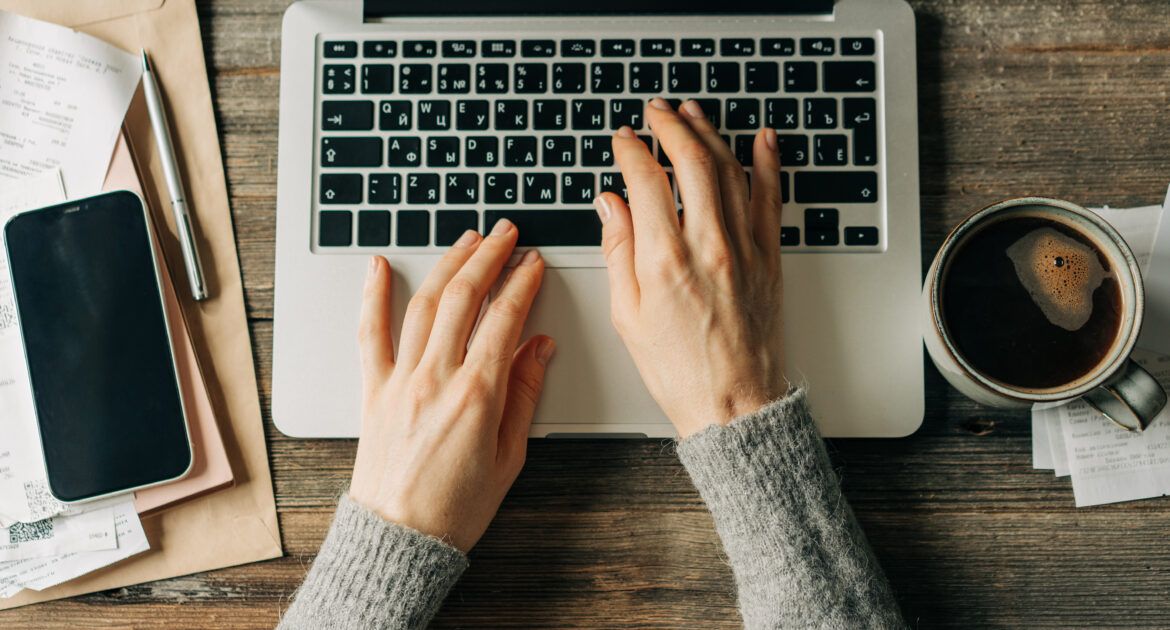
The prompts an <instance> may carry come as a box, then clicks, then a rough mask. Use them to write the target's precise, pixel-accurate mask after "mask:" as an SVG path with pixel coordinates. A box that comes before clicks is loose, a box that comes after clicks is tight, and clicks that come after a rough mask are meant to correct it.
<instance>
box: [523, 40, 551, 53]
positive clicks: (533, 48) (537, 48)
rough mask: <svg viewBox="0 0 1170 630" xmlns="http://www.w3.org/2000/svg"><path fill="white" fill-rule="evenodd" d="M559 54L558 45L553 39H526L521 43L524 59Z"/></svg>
mask: <svg viewBox="0 0 1170 630" xmlns="http://www.w3.org/2000/svg"><path fill="white" fill-rule="evenodd" d="M555 54H557V43H556V42H554V41H553V40H551V39H526V40H524V41H522V42H520V55H521V56H522V57H552V56H553V55H555Z"/></svg>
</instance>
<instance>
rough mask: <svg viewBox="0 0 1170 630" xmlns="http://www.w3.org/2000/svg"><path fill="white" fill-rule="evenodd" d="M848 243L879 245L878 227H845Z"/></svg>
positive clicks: (846, 241) (846, 242)
mask: <svg viewBox="0 0 1170 630" xmlns="http://www.w3.org/2000/svg"><path fill="white" fill-rule="evenodd" d="M845 244H846V245H877V244H878V229H877V228H875V227H847V228H845Z"/></svg>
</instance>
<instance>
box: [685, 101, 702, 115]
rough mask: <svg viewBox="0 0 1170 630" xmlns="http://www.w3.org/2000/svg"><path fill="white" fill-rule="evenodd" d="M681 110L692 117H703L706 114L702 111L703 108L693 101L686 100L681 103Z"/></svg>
mask: <svg viewBox="0 0 1170 630" xmlns="http://www.w3.org/2000/svg"><path fill="white" fill-rule="evenodd" d="M682 110H683V111H684V112H686V113H687V115H688V116H691V117H692V118H703V117H704V116H706V114H704V113H703V108H702V107H699V104H698V103H696V102H695V101H687V102H685V103H683V104H682Z"/></svg>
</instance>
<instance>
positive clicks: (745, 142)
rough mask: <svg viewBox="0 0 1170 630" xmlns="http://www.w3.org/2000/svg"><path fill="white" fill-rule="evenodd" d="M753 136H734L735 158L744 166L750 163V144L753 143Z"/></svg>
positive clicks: (754, 139) (754, 138)
mask: <svg viewBox="0 0 1170 630" xmlns="http://www.w3.org/2000/svg"><path fill="white" fill-rule="evenodd" d="M755 141H756V137H755V136H736V137H735V159H736V161H737V162H739V163H740V164H742V165H744V166H751V165H752V145H753V144H755Z"/></svg>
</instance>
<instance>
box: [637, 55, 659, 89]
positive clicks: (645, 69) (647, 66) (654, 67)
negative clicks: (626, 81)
mask: <svg viewBox="0 0 1170 630" xmlns="http://www.w3.org/2000/svg"><path fill="white" fill-rule="evenodd" d="M630 91H631V92H634V93H640V94H657V93H659V92H661V91H662V64H660V63H658V62H656V61H644V62H641V63H631V64H630Z"/></svg>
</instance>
